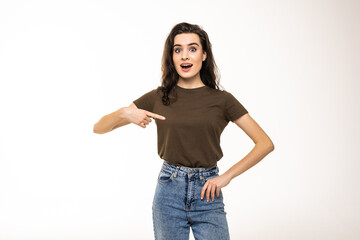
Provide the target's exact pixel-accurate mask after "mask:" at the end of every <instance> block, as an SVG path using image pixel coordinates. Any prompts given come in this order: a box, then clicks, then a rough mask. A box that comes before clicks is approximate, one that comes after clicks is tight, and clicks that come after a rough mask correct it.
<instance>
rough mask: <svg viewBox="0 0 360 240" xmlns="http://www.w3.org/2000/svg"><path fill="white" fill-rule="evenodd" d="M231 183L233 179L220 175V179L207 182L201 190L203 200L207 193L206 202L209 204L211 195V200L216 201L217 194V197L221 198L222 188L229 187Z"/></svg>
mask: <svg viewBox="0 0 360 240" xmlns="http://www.w3.org/2000/svg"><path fill="white" fill-rule="evenodd" d="M230 181H231V178H230V177H228V176H225V175H220V176H218V177H215V178H211V179H209V180H207V181H206V183H205V184H204V186H203V188H202V190H201V200H202V199H203V198H204V195H205V191H206V201H207V202H209V199H210V194H211V200H212V201H215V192H216V196H217V197H219V196H220V190H221V188H223V187H225V186H227V185H228V184H229V183H230Z"/></svg>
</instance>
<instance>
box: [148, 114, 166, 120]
mask: <svg viewBox="0 0 360 240" xmlns="http://www.w3.org/2000/svg"><path fill="white" fill-rule="evenodd" d="M149 115H150V117H151V118H157V119H160V120H165V117H164V116H161V115H159V114H156V113H149Z"/></svg>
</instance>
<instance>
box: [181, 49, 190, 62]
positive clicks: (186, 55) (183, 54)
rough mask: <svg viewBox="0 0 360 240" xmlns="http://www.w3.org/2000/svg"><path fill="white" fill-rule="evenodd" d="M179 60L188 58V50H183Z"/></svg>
mask: <svg viewBox="0 0 360 240" xmlns="http://www.w3.org/2000/svg"><path fill="white" fill-rule="evenodd" d="M181 60H183V61H185V60H189V56H188V52H187V51H183V52H182V55H181Z"/></svg>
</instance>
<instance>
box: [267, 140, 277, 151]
mask: <svg viewBox="0 0 360 240" xmlns="http://www.w3.org/2000/svg"><path fill="white" fill-rule="evenodd" d="M268 149H269V153H270V152H272V151H274V150H275V145H274V143H273V142H272V141H271V139H269V141H268Z"/></svg>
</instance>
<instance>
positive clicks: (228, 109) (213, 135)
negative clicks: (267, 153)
mask: <svg viewBox="0 0 360 240" xmlns="http://www.w3.org/2000/svg"><path fill="white" fill-rule="evenodd" d="M157 89H159V87H158V88H157ZM157 89H154V90H151V91H150V92H148V93H145V94H144V95H142V96H141V97H140V98H138V99H136V100H135V101H134V103H135V105H136V106H137V107H138V108H140V109H144V110H147V111H150V112H153V113H157V114H160V115H162V116H164V117H165V118H166V119H165V120H159V119H154V120H155V122H156V125H157V133H158V154H159V156H160V158H162V159H164V160H166V161H168V162H169V163H172V164H175V165H178V166H185V167H192V168H209V167H212V166H215V165H216V163H217V161H218V160H220V159H221V158H222V156H223V153H222V150H221V147H220V135H221V133H222V132H223V130H224V128H225V127H226V126H227V124H228V123H229V121H232V122H234V121H235V120H236V119H238V118H239V117H241V116H242V115H244V114H246V113H248V111H247V110H246V109H245V108H244V106H243V105H242V104H241V103H240V102H239V101H238V100H237V99H236V98H235V97H234V96H233V95H232V94H231V93H229V92H227V91H225V90H217V89H213V88H210V87H208V86H202V87H198V88H192V89H189V88H182V87H180V86H178V85H175V87H174V88H173V91H174V90H175V91H176V93H177V98H176V101H175V102H171V104H170V105H168V106H165V105H163V103H162V101H161V97H162V95H163V93H162V91H161V90H159V91H158V92H157ZM172 94H173V93H171V94H170V96H173V95H172Z"/></svg>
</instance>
